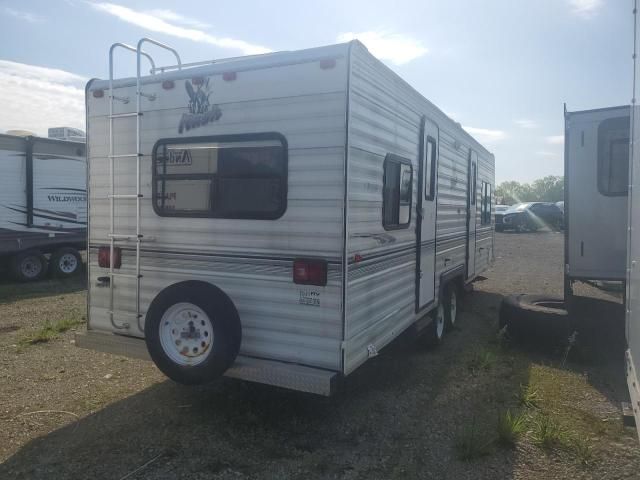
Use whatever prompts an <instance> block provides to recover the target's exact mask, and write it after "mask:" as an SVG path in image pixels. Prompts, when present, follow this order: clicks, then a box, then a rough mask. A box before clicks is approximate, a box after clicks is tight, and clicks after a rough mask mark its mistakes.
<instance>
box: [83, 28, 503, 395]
mask: <svg viewBox="0 0 640 480" xmlns="http://www.w3.org/2000/svg"><path fill="white" fill-rule="evenodd" d="M152 43H155V42H153V41H150V40H147V39H143V40H142V41H141V42H140V43H139V44H138V48H137V49H136V48H132V47H126V46H123V45H122V44H116V45H114V47H112V50H111V62H112V59H113V52H114V51H115V50H117V49H119V47H124V48H125V49H126V48H128V49H131V50H133V51H134V52H137V59H138V69H139V72H140V65H141V63H142V62H146V61H147V60H148V59H147V58H146V57H145V54H144V53H143V52H142V51H141V46H142V45H145V46H150V44H152ZM156 46H158V44H156ZM171 52H173V53H174V54H175V51H173V50H171ZM122 53H123V54H124V53H126V52H122ZM176 57H177V54H176ZM177 61H178V65H177V66H175V67H163V68H162V69H154V70H153V71H152V73H153V74H151V75H147V76H142V75H140V74H139V75H138V76H137V77H134V78H125V79H114V80H95V81H92V82H91V83H90V84H89V85H88V86H87V115H88V117H87V126H88V145H89V156H88V158H89V220H90V222H89V244H90V245H89V248H90V252H89V257H88V258H89V321H88V333H87V334H86V335H84V336H79V337H78V345H79V346H85V347H88V348H96V349H100V350H105V351H111V352H117V353H122V354H129V355H134V356H141V357H147V358H148V357H149V356H150V357H151V358H152V359H153V360H154V362H155V363H156V364H157V365H158V366H159V368H160V369H161V370H162V371H163V372H164V373H165V374H166V375H168V376H169V377H171V378H173V379H174V380H177V381H179V382H183V383H200V382H204V381H207V380H210V379H212V378H215V377H217V376H219V375H221V374H225V375H227V376H231V377H236V378H241V379H246V380H252V381H257V382H263V383H269V384H272V385H278V386H282V387H287V388H292V389H297V390H302V391H307V392H313V393H318V394H324V395H328V394H330V393H331V392H332V391H333V389H334V387H335V383H336V380H337V379H338V378H340V377H341V376H344V375H347V374H349V373H350V372H353V371H354V370H355V369H356V368H357V367H358V366H359V365H361V364H363V363H364V362H365V361H366V360H367V359H368V358H370V357H372V356H374V355H376V354H377V352H378V351H379V350H380V349H381V348H382V347H384V346H385V345H387V344H388V343H389V342H390V341H391V340H392V339H394V338H395V337H397V336H398V335H399V334H400V333H402V332H403V331H404V330H406V329H407V328H409V327H412V326H413V327H415V328H417V329H420V328H423V329H424V331H426V335H427V338H428V339H429V340H430V341H432V342H439V341H440V340H441V339H442V336H443V335H444V333H445V330H446V328H445V327H446V326H447V325H448V326H451V325H453V324H454V323H455V322H456V318H457V308H458V294H459V293H460V291H461V289H462V288H463V287H464V286H465V285H468V284H469V283H470V282H472V281H473V280H474V279H475V277H476V276H477V275H478V274H479V273H481V272H483V271H484V270H485V269H486V268H487V266H488V265H489V263H490V261H491V260H492V257H493V227H492V204H493V201H492V198H493V190H494V158H493V156H492V154H490V153H489V152H488V151H487V150H486V149H485V148H483V147H482V145H480V144H479V143H478V142H477V141H475V140H474V139H473V138H472V137H471V136H470V135H468V134H467V133H466V132H465V131H464V130H463V129H462V128H461V127H460V125H459V124H457V123H455V122H454V121H452V120H451V119H449V118H448V117H447V116H445V115H444V114H443V113H442V111H440V110H439V109H437V108H436V107H435V106H434V105H433V104H431V103H430V102H428V101H427V100H425V99H424V98H423V97H422V96H421V95H420V94H418V93H417V92H416V91H415V90H413V89H412V88H411V87H410V86H409V85H408V84H407V83H405V82H404V81H403V80H402V79H401V78H399V77H398V76H397V75H396V74H395V73H393V72H392V71H391V70H390V69H389V68H387V67H386V66H385V65H384V64H382V63H381V62H380V61H378V60H377V59H376V58H374V57H373V56H372V55H371V54H369V52H368V51H367V50H366V48H365V47H364V46H363V45H362V44H361V43H359V42H357V41H354V42H352V43H349V44H343V45H335V46H328V47H322V48H314V49H309V50H302V51H296V52H283V53H273V54H268V55H259V56H252V57H245V58H237V59H230V60H221V61H216V62H205V63H201V64H199V65H195V66H189V65H180V63H179V62H180V59H179V57H178V58H177ZM110 71H111V72H112V71H113V64H111V68H110ZM159 72H161V73H159Z"/></svg>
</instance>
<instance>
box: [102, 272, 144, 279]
mask: <svg viewBox="0 0 640 480" xmlns="http://www.w3.org/2000/svg"><path fill="white" fill-rule="evenodd" d="M108 275H110V276H112V277H120V278H134V279H138V278H142V275H134V274H133V273H116V272H113V273H109V274H108Z"/></svg>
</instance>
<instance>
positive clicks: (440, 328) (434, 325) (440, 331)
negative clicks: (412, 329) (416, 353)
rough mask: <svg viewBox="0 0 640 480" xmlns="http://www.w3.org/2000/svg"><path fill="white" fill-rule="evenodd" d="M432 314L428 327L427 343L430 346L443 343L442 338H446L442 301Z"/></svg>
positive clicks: (426, 333)
mask: <svg viewBox="0 0 640 480" xmlns="http://www.w3.org/2000/svg"><path fill="white" fill-rule="evenodd" d="M430 315H431V318H432V320H431V323H430V324H429V326H428V327H427V328H426V332H425V343H426V344H427V346H429V347H436V346H438V345H440V344H441V343H442V339H443V338H444V327H445V314H444V306H443V305H442V302H440V304H439V305H438V308H436V309H435V310H433V311H432V312H431V313H430Z"/></svg>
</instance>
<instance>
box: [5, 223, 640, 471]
mask: <svg viewBox="0 0 640 480" xmlns="http://www.w3.org/2000/svg"><path fill="white" fill-rule="evenodd" d="M562 245H563V242H562V235H561V234H558V233H550V232H538V233H533V234H519V235H517V234H507V233H504V234H496V262H495V264H494V266H493V268H492V269H491V270H489V271H488V272H486V273H485V276H486V277H487V278H486V279H485V280H483V281H479V282H477V283H476V285H475V291H474V293H472V294H470V295H468V296H467V297H466V299H465V306H464V307H465V308H464V311H463V312H461V314H460V318H459V327H457V328H456V329H455V330H454V331H452V332H450V333H449V335H448V337H447V338H446V339H445V342H444V344H443V345H442V346H441V347H439V348H437V349H435V350H427V349H425V348H424V347H423V346H422V345H421V344H420V342H416V341H414V340H413V339H410V338H404V337H401V338H399V339H398V340H397V341H395V342H394V343H393V344H392V345H390V346H389V347H387V348H386V349H385V350H383V352H382V353H381V354H380V355H379V356H378V357H377V358H375V359H373V360H371V361H369V362H368V363H367V364H365V365H364V366H363V367H361V368H360V369H358V370H357V371H356V372H355V373H354V374H353V375H351V376H350V377H348V379H347V382H346V384H345V386H344V389H343V390H342V391H341V392H340V393H338V394H337V395H336V396H334V397H332V398H328V399H327V398H319V397H314V396H309V395H305V394H300V393H296V392H290V391H286V390H280V389H275V388H271V387H266V386H262V385H256V384H249V383H243V382H238V381H233V380H227V379H225V380H223V381H221V382H216V383H214V384H211V385H207V386H204V387H196V388H186V387H183V386H179V385H176V384H174V383H172V382H170V381H168V380H166V379H165V378H164V377H163V376H162V375H161V374H160V373H159V372H158V371H157V370H156V369H155V367H154V366H153V365H152V364H151V363H149V362H143V361H136V360H131V359H125V358H121V357H116V356H110V355H106V354H101V353H96V352H91V351H85V350H82V349H79V348H76V347H75V346H74V345H73V332H72V331H71V330H69V331H67V332H64V333H61V334H60V336H59V337H58V338H55V339H52V340H50V341H48V342H46V343H38V344H35V345H25V342H24V339H25V338H27V336H29V335H30V334H32V333H33V331H36V330H37V329H38V328H39V327H40V326H41V325H42V324H43V323H44V322H45V321H49V322H58V321H60V320H64V319H74V320H77V321H81V320H82V318H83V315H84V311H85V310H84V308H85V307H84V302H85V293H84V290H83V288H82V285H81V284H79V283H77V282H76V283H73V282H72V283H68V282H67V283H57V282H53V281H51V282H44V283H43V284H40V285H39V286H28V287H22V286H21V287H14V286H11V285H0V382H1V385H2V388H0V461H1V462H3V463H2V464H0V478H29V479H31V478H43V479H45V478H46V479H52V478H55V479H74V478H96V479H101V478H110V479H121V478H124V477H126V478H128V479H143V478H144V479H174V478H188V479H200V478H221V479H245V478H256V479H257V478H278V479H280V478H287V479H314V478H344V479H378V478H379V479H393V478H437V479H502V478H508V479H511V478H512V479H538V478H540V479H555V478H558V479H560V478H585V479H586V478H598V479H621V478H629V479H631V478H640V448H639V447H638V442H637V438H636V437H635V431H634V430H633V429H630V428H623V427H622V425H621V420H620V412H619V402H620V401H622V400H625V399H626V398H627V395H626V391H625V388H626V387H625V383H624V367H623V363H622V351H621V347H620V346H619V345H607V347H606V348H605V349H604V350H605V354H598V355H587V354H585V352H587V353H588V352H593V351H594V350H593V345H588V344H585V345H579V346H580V347H581V348H576V349H575V351H576V353H575V354H574V352H573V351H572V352H570V355H569V361H568V362H567V363H566V364H565V365H564V366H563V365H562V359H563V356H564V354H563V352H562V351H558V350H554V349H548V348H539V347H538V346H531V345H528V346H518V345H513V344H509V343H506V342H505V341H504V339H501V338H500V337H499V336H498V335H497V334H496V330H497V311H498V307H499V302H500V299H501V297H502V295H505V294H509V293H524V292H527V293H548V294H555V295H561V294H562ZM598 295H602V294H598ZM605 296H607V297H608V295H605ZM609 298H611V297H609ZM616 326H617V327H620V325H619V324H616ZM78 328H80V329H81V328H83V327H82V326H80V327H78ZM590 348H591V349H590ZM601 350H602V349H601ZM527 385H529V386H530V388H531V390H532V391H534V392H536V401H535V402H534V403H535V405H534V406H530V407H524V406H522V405H521V404H520V402H519V400H518V396H519V392H520V391H521V389H522V388H523V386H527ZM507 409H508V410H510V411H513V412H521V413H522V414H523V418H526V425H527V426H526V429H525V431H524V432H523V433H522V435H521V436H520V438H519V439H518V440H517V442H516V445H515V447H513V448H505V447H500V446H498V444H497V443H496V442H495V439H496V423H497V418H498V416H499V415H500V414H501V413H502V412H505V411H506V410H507ZM547 417H549V418H553V419H555V420H554V421H557V422H558V423H559V425H561V430H562V431H563V432H564V433H563V440H562V441H561V442H558V443H557V444H556V443H554V444H552V445H549V446H547V447H541V446H539V445H538V444H537V443H536V431H537V429H536V425H538V424H539V420H540V419H541V418H547ZM465 439H466V440H469V439H471V440H470V442H467V443H471V444H472V446H474V451H476V454H474V455H470V456H472V457H474V458H470V459H465V460H463V459H462V456H463V455H462V454H461V451H462V450H461V448H460V447H461V445H462V444H463V440H465ZM139 467H142V468H140V470H136V469H138V468H139ZM132 472H135V473H132ZM127 475H129V476H127Z"/></svg>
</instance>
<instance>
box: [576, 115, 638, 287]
mask: <svg viewBox="0 0 640 480" xmlns="http://www.w3.org/2000/svg"><path fill="white" fill-rule="evenodd" d="M564 118H565V177H564V178H565V189H564V195H565V203H564V208H565V298H566V299H570V298H571V292H572V288H571V285H572V283H573V282H574V281H576V280H609V281H619V282H623V281H624V280H625V279H626V258H627V207H628V205H627V202H628V185H629V118H630V113H629V107H628V106H622V107H611V108H601V109H596V110H585V111H580V112H567V111H565V116H564Z"/></svg>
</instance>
